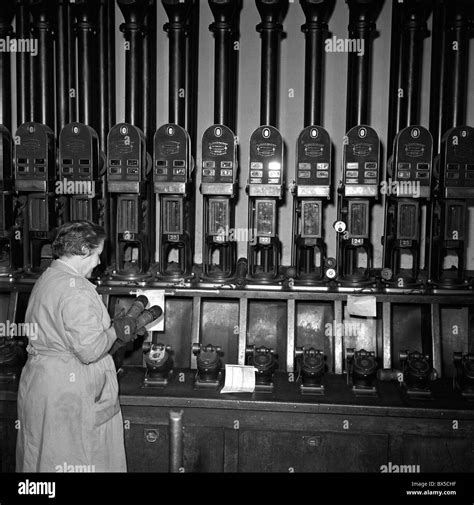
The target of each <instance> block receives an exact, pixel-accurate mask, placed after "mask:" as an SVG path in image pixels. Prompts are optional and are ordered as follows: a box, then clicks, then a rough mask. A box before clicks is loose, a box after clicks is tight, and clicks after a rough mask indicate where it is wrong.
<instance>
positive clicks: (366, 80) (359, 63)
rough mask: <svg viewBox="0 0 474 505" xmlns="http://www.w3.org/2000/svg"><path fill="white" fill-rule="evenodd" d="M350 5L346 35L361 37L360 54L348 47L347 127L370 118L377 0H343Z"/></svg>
mask: <svg viewBox="0 0 474 505" xmlns="http://www.w3.org/2000/svg"><path fill="white" fill-rule="evenodd" d="M346 3H347V4H348V6H349V39H351V40H356V41H357V40H360V41H361V44H363V46H362V47H363V54H362V55H360V54H358V53H357V52H356V51H350V52H349V55H348V70H347V106H346V131H349V130H350V129H351V128H352V127H353V126H356V125H360V124H367V123H368V122H369V114H370V109H369V96H370V69H371V58H370V57H371V39H372V33H373V31H374V30H375V23H374V19H375V17H376V15H377V14H378V13H377V8H376V7H377V5H376V4H377V2H375V1H370V0H369V1H361V0H346Z"/></svg>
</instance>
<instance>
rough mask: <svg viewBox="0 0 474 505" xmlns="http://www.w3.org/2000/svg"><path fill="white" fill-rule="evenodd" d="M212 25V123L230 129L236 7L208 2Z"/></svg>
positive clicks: (226, 3) (228, 2)
mask: <svg viewBox="0 0 474 505" xmlns="http://www.w3.org/2000/svg"><path fill="white" fill-rule="evenodd" d="M209 6H210V7H211V11H212V14H213V15H214V23H212V24H211V25H210V27H209V29H210V30H211V31H212V32H213V33H214V38H215V45H214V123H215V124H223V125H226V126H228V127H229V128H231V117H232V105H233V103H234V100H233V98H232V91H233V83H232V68H233V58H234V55H235V51H234V50H233V47H232V39H233V32H234V21H233V20H234V16H235V13H236V10H237V5H236V3H235V2H232V1H231V0H227V1H224V2H216V1H215V0H209Z"/></svg>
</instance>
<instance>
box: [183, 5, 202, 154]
mask: <svg viewBox="0 0 474 505" xmlns="http://www.w3.org/2000/svg"><path fill="white" fill-rule="evenodd" d="M199 5H200V4H199V1H196V0H194V1H193V3H192V7H191V11H190V16H189V36H188V37H187V38H186V59H185V62H186V63H185V64H186V104H185V109H186V130H187V132H188V133H189V137H190V138H191V153H192V156H193V157H194V159H196V154H197V152H196V147H197V103H198V82H199V75H198V74H199Z"/></svg>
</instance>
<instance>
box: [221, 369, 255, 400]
mask: <svg viewBox="0 0 474 505" xmlns="http://www.w3.org/2000/svg"><path fill="white" fill-rule="evenodd" d="M254 390H255V368H254V367H253V366H246V365H226V366H225V384H224V387H223V388H222V390H221V393H253V391H254Z"/></svg>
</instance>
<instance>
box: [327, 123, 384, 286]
mask: <svg viewBox="0 0 474 505" xmlns="http://www.w3.org/2000/svg"><path fill="white" fill-rule="evenodd" d="M379 150H380V141H379V137H378V135H377V133H376V132H375V130H374V129H373V128H371V127H370V126H365V125H358V126H354V127H353V128H351V129H350V130H349V131H348V132H347V134H346V136H345V138H344V149H343V156H342V181H341V185H340V187H339V197H338V214H337V215H338V220H337V221H336V223H335V225H334V228H335V230H336V232H337V233H338V237H337V238H338V240H337V273H338V281H340V283H341V284H342V285H343V286H345V285H347V286H349V287H359V286H364V285H366V284H370V283H372V282H374V280H375V279H374V277H373V275H372V272H371V268H372V259H373V247H372V243H371V237H370V231H371V230H370V228H371V227H370V223H371V211H372V206H373V204H374V202H375V201H377V200H378V194H379V172H380V153H379Z"/></svg>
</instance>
